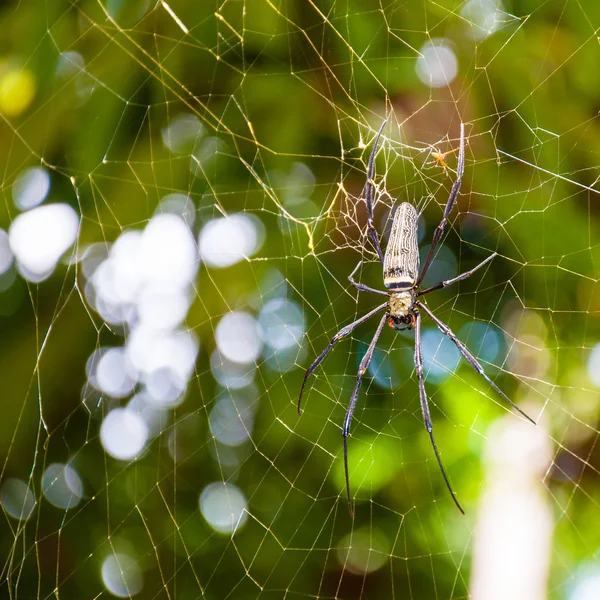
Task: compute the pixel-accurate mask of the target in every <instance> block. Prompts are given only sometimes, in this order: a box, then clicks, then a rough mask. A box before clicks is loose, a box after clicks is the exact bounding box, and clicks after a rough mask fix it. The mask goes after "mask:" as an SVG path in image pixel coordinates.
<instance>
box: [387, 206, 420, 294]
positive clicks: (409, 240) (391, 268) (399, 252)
mask: <svg viewBox="0 0 600 600" xmlns="http://www.w3.org/2000/svg"><path fill="white" fill-rule="evenodd" d="M418 218H419V215H418V214H417V210H416V209H415V207H414V206H413V205H412V204H410V203H409V202H403V203H402V204H400V206H398V208H397V209H396V214H395V215H394V221H393V223H392V230H391V232H390V239H389V241H388V245H387V249H386V251H385V258H384V260H383V285H385V287H386V288H387V289H388V290H394V291H396V290H397V291H402V290H410V289H411V288H413V287H414V286H415V282H416V280H417V277H418V275H419V245H418V243H417V221H418Z"/></svg>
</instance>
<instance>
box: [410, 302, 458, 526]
mask: <svg viewBox="0 0 600 600" xmlns="http://www.w3.org/2000/svg"><path fill="white" fill-rule="evenodd" d="M415 370H416V372H417V377H418V378H419V397H420V399H421V412H422V413H423V421H425V429H427V433H428V434H429V439H430V440H431V445H432V446H433V452H434V453H435V458H436V459H437V463H438V466H439V467H440V471H441V472H442V477H443V478H444V482H445V483H446V487H447V488H448V491H449V492H450V495H451V496H452V500H454V504H456V506H457V507H458V510H460V512H461V513H462V514H463V515H464V514H465V511H464V510H463V509H462V506H461V505H460V504H459V503H458V500H457V499H456V494H455V493H454V490H453V489H452V486H451V485H450V480H449V479H448V475H446V470H445V469H444V466H443V465H442V459H441V457H440V453H439V451H438V449H437V446H436V443H435V439H434V437H433V425H432V423H431V415H430V413H429V403H428V402H427V392H426V391H425V380H424V378H423V351H422V349H421V313H420V312H419V311H418V310H416V311H415Z"/></svg>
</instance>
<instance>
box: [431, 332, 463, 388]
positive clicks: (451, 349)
mask: <svg viewBox="0 0 600 600" xmlns="http://www.w3.org/2000/svg"><path fill="white" fill-rule="evenodd" d="M421 346H422V349H423V367H424V368H425V375H426V377H427V379H429V380H430V381H433V382H435V383H441V382H442V381H445V380H446V379H447V378H448V377H450V375H452V373H454V371H456V369H457V368H458V365H459V363H460V356H461V355H460V351H459V349H458V348H457V347H456V346H455V345H454V343H453V342H452V340H450V339H449V338H448V337H447V336H445V335H444V334H443V333H442V332H441V331H439V330H438V329H425V330H424V331H423V334H422V336H421Z"/></svg>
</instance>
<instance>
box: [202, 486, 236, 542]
mask: <svg viewBox="0 0 600 600" xmlns="http://www.w3.org/2000/svg"><path fill="white" fill-rule="evenodd" d="M247 507H248V501H247V500H246V496H244V494H243V493H242V491H241V490H240V489H239V488H238V487H237V486H236V485H233V484H232V483H223V482H216V483H210V484H209V485H207V486H206V487H205V488H204V489H203V490H202V493H201V494H200V512H201V513H202V516H203V517H204V518H205V519H206V521H207V522H208V524H209V525H210V526H211V527H212V528H213V529H214V530H215V531H218V532H219V533H224V534H231V533H234V532H235V531H237V530H238V529H239V528H240V527H242V526H243V525H244V523H245V522H246V520H247V518H248V513H247V512H246V509H247Z"/></svg>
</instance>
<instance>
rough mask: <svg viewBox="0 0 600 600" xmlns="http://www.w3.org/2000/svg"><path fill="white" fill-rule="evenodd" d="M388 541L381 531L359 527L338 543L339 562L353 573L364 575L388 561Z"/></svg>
mask: <svg viewBox="0 0 600 600" xmlns="http://www.w3.org/2000/svg"><path fill="white" fill-rule="evenodd" d="M389 552H390V543H389V541H388V539H387V538H386V537H385V536H384V534H383V532H381V531H379V530H377V529H375V530H371V529H359V530H357V531H354V532H353V533H349V534H347V535H345V536H344V538H343V539H342V540H341V542H340V544H339V545H338V549H337V556H338V561H339V563H340V564H341V565H342V566H343V567H344V569H345V570H346V571H349V572H350V573H354V574H355V575H366V574H367V573H372V572H373V571H377V570H378V569H380V568H381V567H383V566H384V565H385V564H387V563H389Z"/></svg>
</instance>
